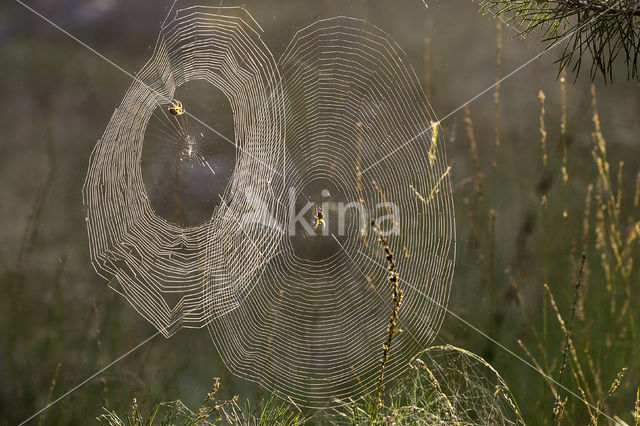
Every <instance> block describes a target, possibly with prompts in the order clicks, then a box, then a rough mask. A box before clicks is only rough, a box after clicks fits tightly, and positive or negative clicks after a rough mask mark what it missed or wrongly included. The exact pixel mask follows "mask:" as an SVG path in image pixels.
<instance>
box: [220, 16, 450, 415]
mask: <svg viewBox="0 0 640 426" xmlns="http://www.w3.org/2000/svg"><path fill="white" fill-rule="evenodd" d="M278 65H279V69H280V72H281V73H282V78H283V87H284V90H283V91H284V94H285V96H286V97H287V111H286V126H285V127H286V129H287V138H286V142H285V144H286V161H285V176H286V180H285V183H286V185H287V189H290V188H295V190H296V191H297V192H296V198H295V199H296V203H292V204H295V205H296V206H298V205H301V204H304V203H306V202H308V201H311V202H312V203H314V204H316V205H317V204H320V203H321V202H322V203H323V204H325V208H324V213H325V216H326V220H327V224H326V227H325V229H324V230H323V234H324V235H322V236H312V237H309V236H308V235H307V234H306V233H305V232H303V231H300V232H296V233H295V235H291V233H288V234H287V235H286V236H285V237H284V239H283V241H282V251H281V253H279V254H278V255H276V256H274V258H273V259H271V261H270V262H269V263H268V264H267V265H266V266H265V269H264V272H263V274H262V275H261V276H260V277H259V278H258V280H257V282H256V284H255V288H254V290H253V291H252V292H251V293H250V294H249V295H248V296H247V298H246V299H245V300H244V301H243V302H242V304H240V306H239V307H238V308H237V309H235V310H234V311H232V312H230V313H229V314H228V315H225V316H224V317H220V318H218V319H216V320H214V321H212V322H211V323H210V330H211V336H212V338H213V340H214V343H215V346H216V348H217V349H218V351H219V352H220V353H221V355H222V357H223V359H224V360H225V363H226V364H227V366H228V367H229V368H230V369H231V370H232V371H234V372H235V373H236V374H238V375H240V376H243V377H246V378H248V379H250V380H254V381H257V382H259V383H261V384H262V385H263V386H265V387H267V388H269V389H273V390H276V391H280V392H281V393H283V394H284V395H286V396H288V397H289V398H291V399H293V400H295V401H296V402H297V403H299V404H302V405H307V406H314V407H315V406H324V405H327V404H334V403H335V398H347V397H352V396H355V395H362V394H363V392H369V391H371V390H372V389H373V388H374V387H375V386H376V384H377V376H378V374H379V368H380V363H379V360H380V357H381V355H382V343H383V342H384V341H385V338H386V328H387V324H388V321H389V316H390V314H391V312H392V310H393V301H392V287H391V285H390V284H389V283H388V282H387V280H386V278H387V274H388V271H387V270H386V268H385V267H384V266H381V265H386V264H387V263H386V259H385V255H384V250H383V248H382V247H381V246H380V244H379V243H378V242H377V240H376V234H375V233H374V232H373V231H372V230H371V229H370V227H367V226H366V224H367V221H365V223H364V225H365V227H364V229H363V227H362V226H361V225H362V223H361V222H360V217H359V216H358V214H357V213H356V212H355V211H354V212H353V214H352V215H350V216H348V217H347V219H345V222H346V223H345V226H344V232H343V233H340V229H339V223H338V224H336V221H335V218H334V217H332V216H334V213H335V212H336V210H338V208H339V207H336V204H337V203H340V202H343V203H349V202H352V203H354V202H355V203H356V204H358V203H361V204H362V205H363V206H364V211H365V212H367V213H368V217H378V216H380V215H384V214H385V213H386V211H385V208H384V207H382V208H381V207H380V206H379V203H381V202H384V201H387V202H392V203H394V204H395V206H396V207H395V210H396V211H397V213H398V218H397V220H396V221H386V223H384V224H383V225H381V226H383V228H385V229H386V230H387V231H391V230H394V229H395V230H396V231H397V235H390V236H389V237H388V240H389V245H390V247H391V248H392V250H393V252H394V253H395V256H396V258H397V264H398V273H399V274H400V277H401V279H402V280H404V281H406V282H410V283H416V285H418V286H419V287H416V288H414V287H409V286H403V285H401V287H402V288H403V290H404V299H403V303H402V306H401V308H400V318H399V321H400V323H399V327H400V328H401V329H403V330H404V332H403V333H401V334H399V335H397V336H396V337H395V340H394V343H393V346H392V349H391V354H390V360H389V362H388V363H387V366H386V371H387V377H388V378H391V377H393V376H395V375H397V374H400V373H401V372H402V371H403V370H404V369H405V368H406V367H407V365H408V361H409V359H410V357H411V356H412V355H414V354H415V353H417V352H418V351H419V350H421V349H423V348H424V347H426V346H427V345H428V343H429V342H430V341H432V339H433V338H434V336H435V334H436V333H437V331H438V329H439V327H440V324H441V321H442V316H443V310H442V309H441V308H439V307H438V305H440V306H446V304H447V300H448V295H449V288H450V287H449V286H450V283H451V274H452V268H453V256H454V251H455V249H454V220H453V203H452V196H451V188H450V182H449V179H448V176H447V175H446V164H445V163H446V162H445V157H444V152H443V151H442V150H441V149H439V148H437V147H436V149H435V151H434V148H433V147H432V144H431V135H430V134H429V132H426V133H425V132H424V130H425V126H428V125H429V122H430V120H432V119H433V115H432V114H431V112H430V108H429V105H428V103H427V101H426V100H425V96H424V93H423V91H422V88H421V87H420V84H419V83H418V79H417V77H416V75H415V73H414V71H413V70H412V68H411V65H410V63H409V61H408V59H407V57H406V55H405V53H404V52H403V51H402V50H401V49H400V47H399V46H398V45H397V44H396V43H394V42H393V41H392V40H391V39H390V37H389V36H388V35H387V34H386V33H384V32H383V31H381V30H380V29H378V28H375V27H373V26H371V25H369V24H367V23H366V22H364V21H361V20H357V19H351V18H345V17H338V18H334V19H327V20H322V21H319V22H316V23H314V24H312V25H310V26H309V27H307V28H304V29H302V30H301V31H299V32H298V33H297V34H296V35H295V37H294V38H293V40H292V41H291V43H290V45H289V47H288V48H287V50H286V51H285V53H284V54H283V55H282V57H281V59H280V60H279V64H278ZM416 135H421V136H419V137H417V140H414V141H413V143H411V144H409V145H407V146H406V148H404V149H403V150H402V151H401V152H399V153H397V155H395V156H393V157H392V158H390V159H389V160H387V161H388V162H387V163H384V164H379V165H376V166H374V167H371V166H372V165H374V164H375V163H376V162H377V161H378V160H379V159H380V158H382V157H383V156H385V155H386V154H387V153H389V152H391V151H392V150H394V149H396V148H397V147H398V146H400V145H401V144H403V143H405V142H406V141H408V140H411V139H412V138H415V137H416ZM430 150H431V152H432V154H435V161H434V162H433V164H431V163H430V162H429V161H428V160H427V158H428V155H429V151H430ZM443 176H444V177H443ZM440 180H442V181H441V182H440V184H439V185H438V182H439V181H440ZM436 187H439V189H440V191H439V193H438V194H437V196H435V197H434V198H433V199H432V200H430V201H426V200H425V201H421V200H420V199H419V198H418V197H416V195H415V192H414V191H413V190H412V189H411V188H414V189H415V190H416V191H418V192H419V193H420V194H425V195H426V194H429V193H431V192H432V191H433V190H434V188H436ZM326 195H328V197H327V196H326ZM290 217H291V216H289V218H290ZM306 220H307V221H308V222H313V211H310V212H309V213H308V214H307V216H306ZM392 222H393V223H392ZM288 226H289V229H291V226H292V224H291V223H289V224H288ZM333 236H335V238H333Z"/></svg>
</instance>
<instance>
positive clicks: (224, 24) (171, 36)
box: [83, 6, 283, 336]
mask: <svg viewBox="0 0 640 426" xmlns="http://www.w3.org/2000/svg"><path fill="white" fill-rule="evenodd" d="M260 34H261V29H260V28H259V26H258V25H257V23H256V22H255V21H254V20H253V19H252V17H251V16H250V15H249V14H248V13H247V12H246V11H244V10H243V9H241V8H219V7H215V8H208V7H201V6H194V7H185V8H182V9H180V10H172V11H171V12H170V14H169V16H168V17H167V19H166V21H165V22H164V24H163V26H162V28H161V31H160V36H159V38H158V42H157V44H156V47H155V50H154V53H153V56H152V58H151V59H150V60H149V61H148V62H147V63H146V65H145V66H144V67H143V68H142V70H141V71H140V72H139V73H138V75H137V77H136V79H135V81H134V83H133V84H132V85H131V87H130V88H129V90H128V91H127V93H126V95H125V97H124V99H123V101H122V103H121V104H120V106H119V107H118V108H117V109H116V110H115V112H114V113H113V116H112V117H111V120H110V122H109V124H108V125H107V128H106V130H105V132H104V135H103V136H102V138H101V139H100V140H99V141H98V143H97V144H96V146H95V148H94V151H93V152H92V154H91V158H90V162H89V169H88V173H87V177H86V180H85V184H84V187H83V200H84V204H85V209H86V222H87V227H88V234H89V245H90V255H91V261H92V264H93V265H94V268H95V269H96V271H97V272H98V273H99V274H100V275H102V276H103V277H104V278H106V279H107V280H109V281H110V282H111V283H112V286H113V287H114V289H116V290H117V291H119V292H120V293H122V294H123V295H124V297H125V298H126V299H127V300H128V301H129V302H130V303H131V304H132V305H133V307H134V308H135V309H136V310H137V311H138V312H139V313H140V314H141V315H142V316H144V317H145V318H146V319H147V320H148V321H149V322H151V323H152V324H153V325H154V326H155V327H157V328H158V330H160V331H162V333H163V334H165V335H166V336H169V335H171V334H172V333H174V332H175V331H176V330H178V329H179V328H180V327H182V326H185V327H201V326H203V325H205V324H206V323H207V322H208V321H210V319H211V318H214V317H216V316H219V315H223V314H225V313H226V312H229V311H230V310H232V309H234V308H236V307H237V305H238V303H239V301H240V300H241V299H242V298H243V297H244V294H245V293H246V292H248V291H249V290H250V289H251V283H252V282H253V281H254V280H255V277H256V276H257V275H259V274H260V269H261V263H263V262H265V261H267V260H268V259H262V260H260V257H261V256H264V254H265V253H270V252H273V251H274V250H275V247H277V246H278V245H279V240H280V237H279V236H280V233H278V232H276V229H275V228H274V227H270V226H265V225H264V223H260V222H259V221H255V220H244V219H245V218H246V216H245V215H246V214H249V215H251V214H252V213H251V212H253V210H255V209H254V207H253V205H252V204H253V203H252V200H251V197H250V196H248V195H247V194H254V193H258V194H268V196H266V197H264V203H263V204H262V205H261V208H262V209H263V210H264V211H265V212H267V213H269V215H270V216H272V217H274V218H279V217H280V216H281V213H280V212H279V209H278V204H277V203H278V201H279V200H280V198H281V196H280V195H279V194H277V193H276V190H277V188H275V187H274V185H272V183H271V182H272V181H273V177H274V175H277V174H281V172H278V169H281V168H282V161H283V137H282V134H283V129H282V124H283V118H282V114H283V109H282V105H281V101H282V95H281V94H280V86H279V83H280V78H279V73H278V70H277V67H276V64H275V60H274V59H273V57H272V55H271V53H270V52H269V50H268V49H267V47H266V46H265V45H264V43H263V42H262V40H261V37H260ZM191 81H204V82H206V83H207V84H210V85H212V86H213V87H215V88H216V89H218V90H220V91H221V92H222V93H223V94H224V96H226V97H227V99H228V100H229V104H230V107H231V110H232V113H233V120H234V140H233V141H229V143H233V144H234V145H235V159H234V161H235V165H234V168H233V172H232V173H231V176H230V178H229V181H228V183H227V184H226V186H225V188H224V191H223V192H222V194H221V195H220V202H219V204H218V205H217V207H215V208H214V209H213V211H212V212H211V215H210V218H209V219H208V220H206V221H205V222H204V223H201V224H198V225H196V226H179V225H177V224H174V223H171V222H169V221H167V220H165V219H163V218H162V217H161V216H159V215H158V214H157V213H156V212H155V211H154V210H153V208H152V206H151V204H150V201H149V197H148V196H147V188H145V185H144V182H143V177H142V171H141V155H142V146H143V142H144V139H145V134H147V133H150V132H161V133H160V134H162V137H163V138H164V140H165V142H166V143H167V144H169V145H171V146H172V147H177V153H176V155H177V156H178V157H179V159H180V162H181V163H183V164H184V165H185V167H186V165H187V164H190V165H191V166H193V165H194V164H195V165H197V166H198V167H201V168H202V169H203V170H205V173H206V172H207V170H208V171H209V172H211V173H215V172H216V165H215V164H211V162H209V161H208V160H207V159H206V158H205V157H204V156H203V155H202V154H201V151H200V150H199V148H200V146H201V145H202V144H203V143H204V142H205V139H206V138H207V137H208V136H210V132H212V131H213V132H215V129H213V128H211V127H209V126H207V125H206V123H205V122H203V121H202V120H200V119H199V118H198V117H195V116H193V115H191V114H189V104H188V103H186V104H184V107H185V109H186V113H185V114H182V115H173V114H171V113H168V112H167V111H168V108H169V106H170V105H171V103H172V102H173V97H174V93H175V91H176V88H177V87H179V86H181V85H182V84H185V83H187V82H191ZM220 143H222V142H220ZM279 186H280V187H282V185H279ZM240 222H242V223H243V226H242V227H241V226H239V225H238V223H240ZM116 287H117V288H116Z"/></svg>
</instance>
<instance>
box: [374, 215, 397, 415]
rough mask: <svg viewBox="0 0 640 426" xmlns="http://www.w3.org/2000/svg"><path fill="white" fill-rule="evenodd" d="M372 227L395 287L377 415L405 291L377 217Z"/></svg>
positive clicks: (381, 373)
mask: <svg viewBox="0 0 640 426" xmlns="http://www.w3.org/2000/svg"><path fill="white" fill-rule="evenodd" d="M371 228H372V229H373V230H374V231H375V232H376V233H377V234H378V242H379V243H380V244H381V245H382V247H383V248H384V251H385V254H386V257H387V261H388V263H389V265H388V266H387V269H388V270H389V276H388V277H387V280H388V281H389V283H391V286H392V288H393V312H392V313H391V316H389V325H388V326H387V339H386V340H385V342H384V344H383V345H382V358H381V359H380V376H379V377H378V393H377V396H376V404H375V407H374V408H373V410H374V415H377V413H378V409H379V408H380V407H381V406H382V395H383V393H384V389H385V386H384V372H385V366H386V364H387V361H388V360H389V350H390V349H391V343H392V341H393V336H394V335H395V334H396V333H401V332H402V330H400V329H399V328H397V325H398V312H399V310H400V304H401V303H402V295H403V293H404V292H403V291H402V290H401V289H400V288H399V286H398V281H399V279H398V271H397V266H396V260H395V257H394V255H393V252H392V251H391V248H390V247H389V243H388V242H387V239H386V238H385V237H383V236H382V234H381V232H380V229H379V228H378V226H377V225H376V221H375V219H371Z"/></svg>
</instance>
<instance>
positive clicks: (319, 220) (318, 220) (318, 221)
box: [313, 206, 325, 231]
mask: <svg viewBox="0 0 640 426" xmlns="http://www.w3.org/2000/svg"><path fill="white" fill-rule="evenodd" d="M314 218H315V223H314V224H313V230H314V231H315V230H316V229H318V226H319V227H320V229H321V230H323V229H324V225H325V223H324V209H323V208H322V207H318V206H316V212H315V214H314Z"/></svg>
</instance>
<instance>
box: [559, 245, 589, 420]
mask: <svg viewBox="0 0 640 426" xmlns="http://www.w3.org/2000/svg"><path fill="white" fill-rule="evenodd" d="M586 260H587V255H586V254H585V253H582V259H581V261H580V271H579V272H578V279H577V280H576V284H575V291H574V293H573V302H572V303H571V314H570V316H569V322H568V323H567V329H566V333H565V336H564V347H563V348H562V361H561V362H560V371H559V373H558V382H560V383H561V381H562V376H563V375H564V372H565V369H566V368H567V353H568V351H569V346H570V345H571V330H572V329H573V320H574V318H575V315H576V306H577V304H578V297H579V295H580V287H581V286H582V273H583V272H584V264H585V262H586ZM559 404H561V398H560V394H559V393H558V394H556V397H555V401H554V408H553V421H554V423H555V424H559V423H560V420H561V412H562V410H560V409H559V408H560V407H559Z"/></svg>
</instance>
